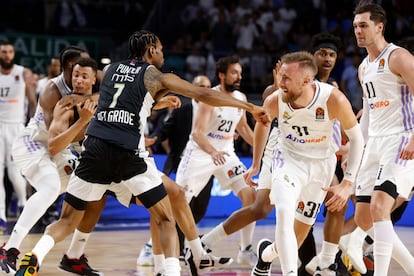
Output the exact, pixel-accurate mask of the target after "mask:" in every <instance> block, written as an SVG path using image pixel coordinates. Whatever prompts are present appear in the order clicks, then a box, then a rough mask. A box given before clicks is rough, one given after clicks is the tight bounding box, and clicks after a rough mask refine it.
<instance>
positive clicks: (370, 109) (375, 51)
mask: <svg viewBox="0 0 414 276" xmlns="http://www.w3.org/2000/svg"><path fill="white" fill-rule="evenodd" d="M386 18H387V16H386V12H385V10H384V9H383V8H382V7H381V6H380V5H378V4H373V3H366V2H361V3H360V4H359V5H358V6H357V7H356V8H355V10H354V21H353V26H354V33H355V37H356V41H357V44H358V46H359V47H363V48H365V49H366V50H367V53H368V55H367V57H366V58H365V59H364V60H363V61H362V63H361V64H360V66H359V68H358V77H359V80H360V83H361V86H362V89H363V100H364V106H363V115H362V118H361V125H363V126H364V128H363V130H364V131H366V148H365V153H364V157H363V160H362V163H361V168H360V171H359V174H358V177H357V181H356V184H357V187H356V195H357V204H356V209H355V221H356V223H357V225H358V226H359V227H360V228H362V229H363V230H365V231H367V232H368V234H369V235H370V236H371V237H372V238H373V239H374V260H375V272H374V275H387V273H388V268H389V264H390V259H391V257H393V258H394V259H395V260H396V261H397V262H399V263H400V265H401V266H402V267H403V268H404V269H405V271H406V272H407V273H408V274H410V275H413V274H414V258H413V256H412V255H411V254H410V253H409V251H408V250H407V248H406V247H405V246H404V245H403V244H402V242H401V240H400V239H399V238H398V236H397V235H396V233H395V231H394V228H393V225H392V222H391V216H390V214H391V212H392V210H393V208H394V206H395V204H396V202H397V200H399V199H401V198H402V199H405V200H406V199H409V194H410V192H411V189H412V188H413V182H412V172H413V171H414V161H413V160H412V159H413V158H414V137H413V135H412V132H413V128H414V109H413V95H412V93H413V91H414V57H413V55H412V54H410V53H409V52H408V51H407V50H406V49H404V48H401V47H398V46H396V45H394V44H392V43H388V42H387V41H386V40H385V38H384V31H385V25H386ZM371 218H372V220H371Z"/></svg>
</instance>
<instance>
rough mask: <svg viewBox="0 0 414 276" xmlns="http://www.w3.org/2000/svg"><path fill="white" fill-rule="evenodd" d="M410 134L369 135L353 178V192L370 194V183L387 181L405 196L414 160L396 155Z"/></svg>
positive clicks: (379, 183)
mask: <svg viewBox="0 0 414 276" xmlns="http://www.w3.org/2000/svg"><path fill="white" fill-rule="evenodd" d="M409 139H410V133H400V134H394V135H389V136H383V137H369V139H368V142H367V145H366V147H365V151H364V156H363V158H362V162H361V166H360V169H359V172H358V175H357V179H356V195H357V196H371V193H372V191H373V189H374V186H378V185H381V184H383V183H384V182H385V181H387V180H388V181H391V182H392V183H394V184H395V185H396V187H397V192H398V194H399V196H401V197H403V198H405V199H408V198H409V196H410V193H411V190H412V188H413V186H414V182H413V180H412V177H413V172H414V160H402V159H400V158H399V156H400V153H401V151H402V149H403V147H404V146H405V145H406V144H407V142H408V141H409Z"/></svg>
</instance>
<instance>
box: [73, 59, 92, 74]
mask: <svg viewBox="0 0 414 276" xmlns="http://www.w3.org/2000/svg"><path fill="white" fill-rule="evenodd" d="M76 64H78V65H79V66H81V67H91V68H92V70H93V71H94V72H95V74H96V72H97V71H98V63H97V62H96V61H95V60H94V59H93V58H90V57H81V58H79V59H78V60H77V61H76V63H75V64H74V65H76Z"/></svg>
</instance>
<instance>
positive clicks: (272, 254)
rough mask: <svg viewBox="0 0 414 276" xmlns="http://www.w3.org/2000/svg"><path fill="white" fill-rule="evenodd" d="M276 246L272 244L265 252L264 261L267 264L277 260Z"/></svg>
mask: <svg viewBox="0 0 414 276" xmlns="http://www.w3.org/2000/svg"><path fill="white" fill-rule="evenodd" d="M275 246H276V244H275V243H272V244H271V245H269V246H267V247H266V248H265V249H264V250H263V254H262V260H263V261H265V262H269V263H270V262H272V261H273V260H274V259H276V258H277V256H278V254H277V251H276V248H275Z"/></svg>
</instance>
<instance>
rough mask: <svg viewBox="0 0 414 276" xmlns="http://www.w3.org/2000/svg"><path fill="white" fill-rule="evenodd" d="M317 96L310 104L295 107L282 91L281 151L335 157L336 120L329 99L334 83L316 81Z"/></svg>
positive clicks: (280, 110) (310, 155)
mask: <svg viewBox="0 0 414 276" xmlns="http://www.w3.org/2000/svg"><path fill="white" fill-rule="evenodd" d="M314 84H315V86H316V90H315V95H314V97H313V99H312V101H311V102H310V103H309V105H308V106H306V107H304V108H299V109H294V108H293V107H292V106H291V105H290V104H289V103H285V102H283V101H282V94H283V92H282V93H279V117H278V118H279V129H280V136H279V143H278V147H279V148H280V150H281V151H282V152H283V151H288V152H291V153H295V154H296V155H299V156H304V157H307V158H314V159H322V158H327V157H330V156H332V155H333V154H334V153H335V151H336V147H335V146H334V145H335V143H334V141H333V137H334V135H333V132H334V120H330V119H329V113H328V107H327V101H328V98H329V96H330V95H331V92H332V90H333V89H334V88H335V87H334V86H332V85H330V84H327V83H322V82H319V81H314Z"/></svg>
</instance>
